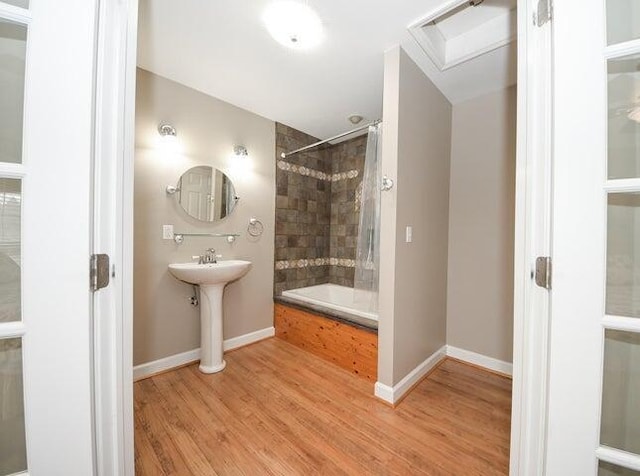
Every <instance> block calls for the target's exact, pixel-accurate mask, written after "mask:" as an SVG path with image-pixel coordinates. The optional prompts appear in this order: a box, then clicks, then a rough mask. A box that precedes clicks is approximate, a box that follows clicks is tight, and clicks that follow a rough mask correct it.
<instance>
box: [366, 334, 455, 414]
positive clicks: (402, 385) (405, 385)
mask: <svg viewBox="0 0 640 476" xmlns="http://www.w3.org/2000/svg"><path fill="white" fill-rule="evenodd" d="M446 355H447V346H442V347H441V348H440V349H438V350H437V351H436V352H434V353H433V354H431V356H429V357H428V358H427V359H426V360H425V361H424V362H422V363H421V364H420V365H418V366H417V367H416V368H415V369H413V370H412V371H411V372H409V373H408V374H407V375H406V376H405V377H404V378H403V379H402V380H400V381H399V382H398V383H397V384H395V385H394V386H393V387H390V386H388V385H385V384H383V383H381V382H376V385H375V396H376V397H378V398H380V399H382V400H384V401H385V402H388V403H391V404H395V403H396V402H398V401H400V399H401V398H402V397H404V395H405V394H406V393H407V392H408V391H409V390H411V388H412V387H413V386H414V385H415V384H416V383H418V382H419V381H420V380H421V379H422V378H423V377H424V376H425V375H427V374H428V373H429V372H430V371H431V370H432V369H433V368H434V367H435V366H436V365H438V364H439V363H440V361H442V359H444V358H445V356H446Z"/></svg>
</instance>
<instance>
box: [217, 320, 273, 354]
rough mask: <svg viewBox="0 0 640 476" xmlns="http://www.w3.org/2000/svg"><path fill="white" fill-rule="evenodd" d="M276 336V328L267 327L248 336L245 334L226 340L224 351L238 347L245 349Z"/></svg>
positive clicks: (223, 344) (223, 346)
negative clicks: (244, 347) (247, 346)
mask: <svg viewBox="0 0 640 476" xmlns="http://www.w3.org/2000/svg"><path fill="white" fill-rule="evenodd" d="M275 335H276V328H275V327H273V326H271V327H265V328H264V329H260V330H258V331H255V332H249V333H248V334H243V335H241V336H238V337H232V338H231V339H226V340H225V341H224V342H223V343H222V349H223V350H224V351H225V352H227V351H229V350H233V349H237V348H238V347H243V346H245V345H249V344H253V343H254V342H258V341H261V340H264V339H268V338H269V337H273V336H275Z"/></svg>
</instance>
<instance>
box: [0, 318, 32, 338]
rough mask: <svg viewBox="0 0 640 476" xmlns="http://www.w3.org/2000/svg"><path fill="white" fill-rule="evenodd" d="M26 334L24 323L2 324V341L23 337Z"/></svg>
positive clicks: (0, 325) (0, 333)
mask: <svg viewBox="0 0 640 476" xmlns="http://www.w3.org/2000/svg"><path fill="white" fill-rule="evenodd" d="M25 332H26V328H25V326H24V323H23V322H22V321H17V322H3V323H1V324H0V339H9V338H12V337H22V336H23V335H24V334H25Z"/></svg>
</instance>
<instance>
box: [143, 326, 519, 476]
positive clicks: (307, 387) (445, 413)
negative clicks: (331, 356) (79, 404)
mask: <svg viewBox="0 0 640 476" xmlns="http://www.w3.org/2000/svg"><path fill="white" fill-rule="evenodd" d="M225 359H226V361H227V368H226V369H225V371H224V372H222V373H219V374H214V375H204V374H201V373H200V372H198V368H197V366H196V365H191V366H188V367H184V368H182V369H178V370H175V371H172V372H168V373H165V374H161V375H157V376H155V377H152V378H149V379H146V380H142V381H140V382H137V383H136V384H135V386H134V392H135V409H134V410H135V444H136V474H138V475H154V476H155V475H163V474H175V475H191V474H194V475H216V474H220V475H222V474H232V475H241V474H246V475H263V474H265V475H267V474H280V475H298V474H299V475H312V474H321V475H325V474H326V475H334V474H348V475H384V474H394V475H396V474H397V475H412V474H428V475H441V474H442V475H444V474H451V475H465V476H466V475H490V474H507V473H508V460H509V425H510V422H509V419H510V407H511V380H509V379H507V378H505V377H500V376H498V375H495V374H491V373H489V372H485V371H483V370H480V369H477V368H475V367H471V366H469V365H466V364H463V363H460V362H456V361H453V360H446V361H445V362H444V363H442V364H441V365H440V366H439V367H438V368H437V369H436V370H435V371H434V372H433V373H432V374H431V375H430V376H429V377H428V378H427V379H425V380H423V381H422V382H421V383H420V384H419V385H418V386H417V387H416V388H415V389H414V390H413V391H412V392H411V394H410V395H409V396H407V398H405V399H404V401H403V402H402V403H401V404H400V405H399V406H398V407H397V408H395V409H393V408H390V407H389V406H387V405H384V404H383V403H381V402H380V401H378V400H377V399H376V398H375V397H373V396H372V392H373V386H372V384H371V383H370V382H368V381H367V380H365V379H362V378H357V377H354V376H353V375H352V374H350V373H349V372H348V371H346V370H343V369H341V368H339V367H337V366H335V365H333V364H331V363H329V362H326V361H324V360H322V359H320V358H319V357H316V356H314V355H312V354H310V353H308V352H305V351H304V350H301V349H299V348H297V347H294V346H293V345H291V344H288V343H287V342H284V341H282V340H280V339H278V338H273V339H269V340H266V341H263V342H260V343H257V344H254V345H251V346H248V347H244V348H242V349H239V350H236V351H234V352H231V353H228V354H226V356H225Z"/></svg>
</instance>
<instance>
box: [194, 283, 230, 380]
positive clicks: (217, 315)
mask: <svg viewBox="0 0 640 476" xmlns="http://www.w3.org/2000/svg"><path fill="white" fill-rule="evenodd" d="M223 291H224V284H213V285H200V372H203V373H205V374H212V373H215V372H220V371H221V370H222V369H224V367H225V365H226V362H225V361H224V359H223V350H222V292H223Z"/></svg>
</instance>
